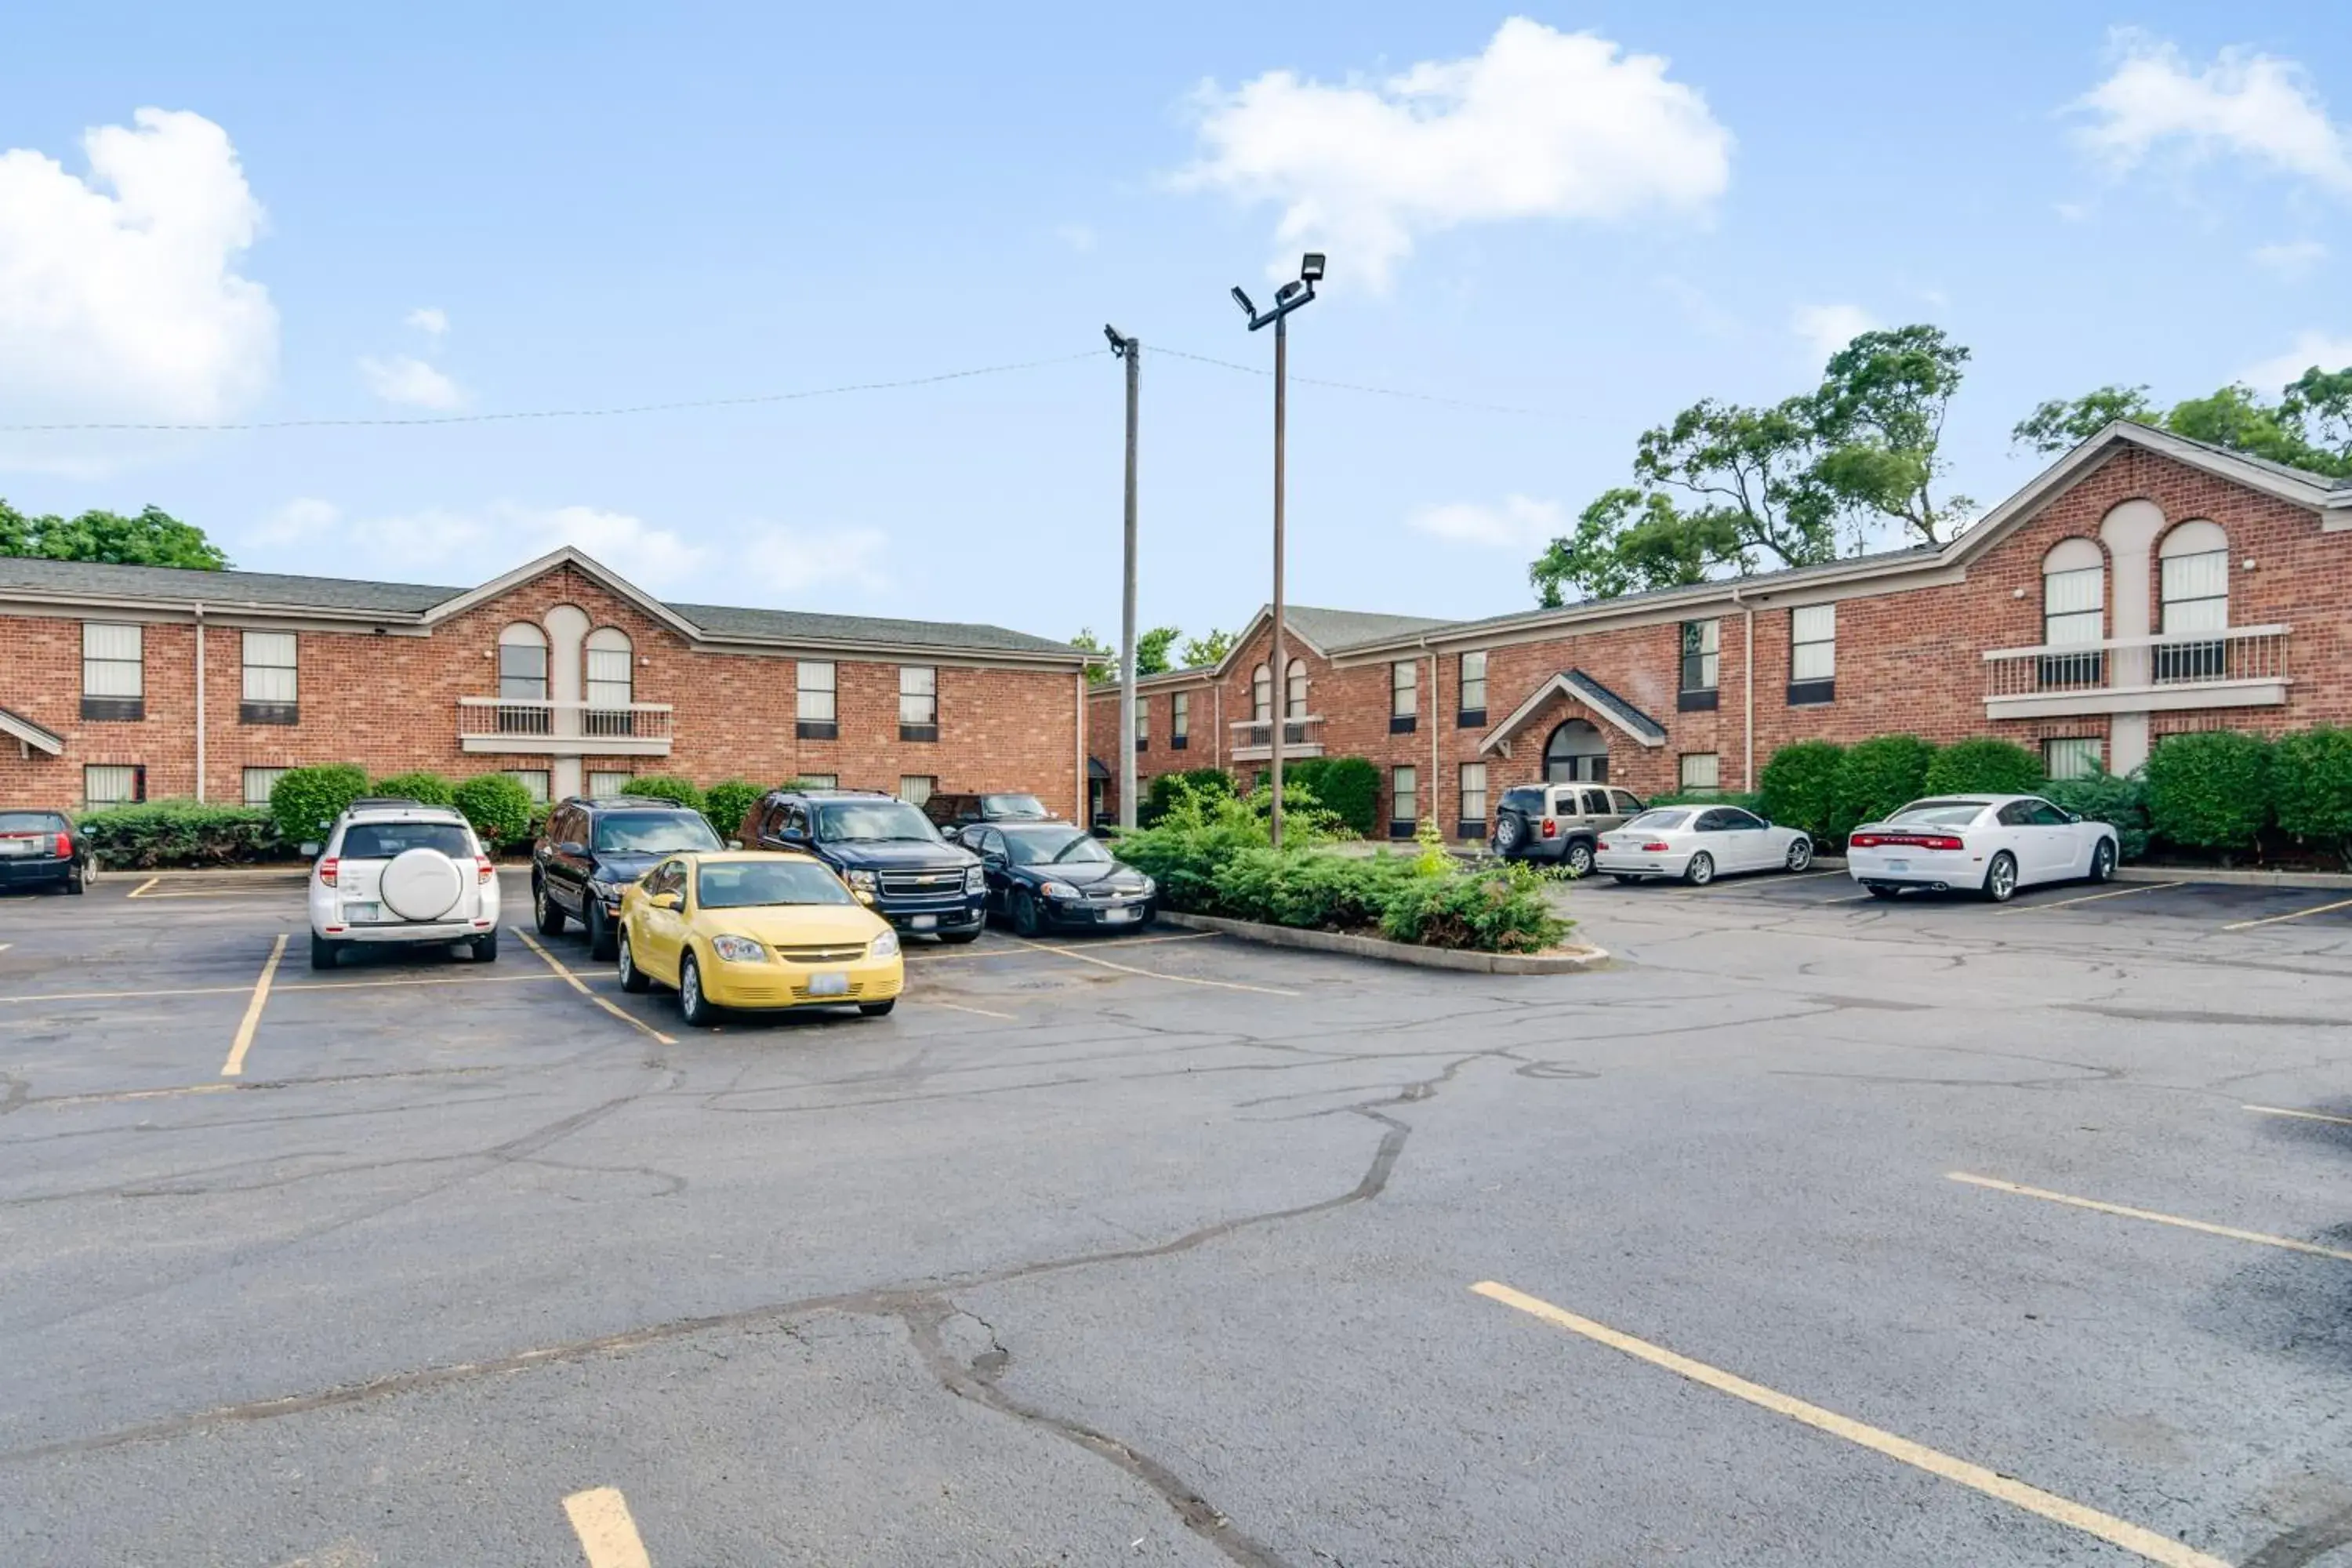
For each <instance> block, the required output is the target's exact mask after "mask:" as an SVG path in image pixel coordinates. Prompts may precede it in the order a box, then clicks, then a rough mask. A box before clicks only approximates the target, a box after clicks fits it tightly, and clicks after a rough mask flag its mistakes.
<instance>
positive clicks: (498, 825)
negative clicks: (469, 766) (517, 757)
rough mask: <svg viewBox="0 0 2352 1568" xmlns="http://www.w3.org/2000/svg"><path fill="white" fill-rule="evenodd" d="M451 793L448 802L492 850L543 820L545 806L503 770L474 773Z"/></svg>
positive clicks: (515, 839)
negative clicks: (449, 801)
mask: <svg viewBox="0 0 2352 1568" xmlns="http://www.w3.org/2000/svg"><path fill="white" fill-rule="evenodd" d="M452 793H453V794H454V795H455V796H456V799H455V800H454V801H453V802H452V804H453V805H456V806H457V810H458V811H459V813H460V814H462V815H463V816H465V818H466V820H467V822H470V823H472V824H473V825H474V831H475V832H476V833H477V834H478V835H480V837H481V839H482V842H483V844H484V845H486V846H488V847H489V848H490V849H492V850H493V851H495V850H498V849H501V848H504V847H509V846H510V845H513V844H516V843H519V842H521V841H523V840H525V839H527V838H528V837H530V833H531V829H532V826H533V825H534V824H539V825H541V826H543V825H544V824H545V822H546V811H545V807H543V806H541V805H539V804H538V803H536V802H534V801H533V800H532V799H531V798H530V791H529V790H527V789H525V788H523V787H522V785H521V784H519V783H517V782H516V781H515V780H513V779H510V778H509V777H507V775H506V774H504V773H478V774H476V775H475V776H474V777H472V778H469V779H467V781H466V782H465V783H464V784H459V785H458V786H457V789H456V790H455V791H453V792H452Z"/></svg>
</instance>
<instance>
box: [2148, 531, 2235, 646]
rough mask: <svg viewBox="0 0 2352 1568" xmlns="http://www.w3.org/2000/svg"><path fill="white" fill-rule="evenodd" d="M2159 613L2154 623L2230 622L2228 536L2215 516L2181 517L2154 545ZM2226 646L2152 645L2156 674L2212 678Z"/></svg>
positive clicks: (2202, 627)
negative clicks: (2183, 519)
mask: <svg viewBox="0 0 2352 1568" xmlns="http://www.w3.org/2000/svg"><path fill="white" fill-rule="evenodd" d="M2156 554H2157V560H2158V563H2159V570H2160V572H2161V574H2162V575H2161V578H2160V588H2159V592H2160V594H2161V596H2162V598H2163V602H2164V609H2163V619H2162V620H2160V621H2159V622H2158V623H2157V629H2158V630H2159V631H2161V632H2164V633H2166V634H2168V635H2170V634H2174V633H2179V632H2218V631H2222V630H2225V629H2226V628H2227V627H2228V626H2229V625H2230V536H2229V535H2228V534H2226V533H2224V532H2222V531H2221V524H2220V523H2218V522H2208V521H2204V520H2203V519H2201V518H2200V519H2199V520H2197V521H2193V522H2184V523H2182V524H2181V525H2180V526H2179V527H2178V528H2176V529H2174V530H2173V531H2171V532H2169V533H2168V534H2166V535H2165V536H2164V542H2163V543H2161V544H2159V545H2158V546H2157V551H2156ZM2228 652H2229V647H2228V645H2227V644H2226V643H2224V642H2221V641H2220V640H2216V641H2213V642H2190V643H2167V644H2164V645H2162V646H2160V647H2158V649H2157V650H2156V678H2157V679H2158V680H2217V679H2221V675H2222V673H2223V668H2224V666H2225V665H2226V663H2227V656H2228Z"/></svg>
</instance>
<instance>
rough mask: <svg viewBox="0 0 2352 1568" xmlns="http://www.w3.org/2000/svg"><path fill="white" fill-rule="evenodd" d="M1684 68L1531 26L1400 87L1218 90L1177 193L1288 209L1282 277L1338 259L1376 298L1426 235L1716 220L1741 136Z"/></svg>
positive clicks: (1423, 70)
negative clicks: (1660, 216) (1324, 252)
mask: <svg viewBox="0 0 2352 1568" xmlns="http://www.w3.org/2000/svg"><path fill="white" fill-rule="evenodd" d="M1666 64H1667V62H1666V61H1665V59H1664V58H1663V57H1661V56H1658V55H1629V54H1625V53H1622V51H1621V50H1620V49H1619V47H1618V46H1617V45H1615V44H1613V43H1611V42H1610V41H1609V40H1607V39H1605V38H1600V37H1593V36H1592V35H1591V34H1589V33H1574V34H1570V33H1559V32H1555V31H1554V30H1553V29H1551V28H1549V27H1547V26H1544V25H1543V24H1541V23H1539V22H1533V21H1529V20H1528V19H1527V18H1526V17H1524V16H1514V17H1512V18H1510V19H1509V20H1507V21H1506V22H1505V23H1504V24H1503V25H1502V26H1501V27H1500V28H1499V29H1497V30H1496V34H1495V36H1494V37H1493V39H1492V40H1491V41H1489V42H1488V44H1487V46H1486V49H1485V50H1484V51H1483V52H1482V53H1479V54H1476V55H1473V56H1470V57H1468V58H1464V59H1455V60H1430V61H1424V62H1423V63H1422V64H1419V65H1416V66H1414V67H1413V68H1411V69H1410V70H1407V71H1405V72H1404V73H1402V75H1399V76H1392V77H1390V78H1388V79H1386V80H1381V81H1366V80H1350V81H1349V82H1347V83H1345V84H1343V85H1332V84H1328V83H1324V82H1318V81H1311V80H1305V79H1301V78H1299V77H1298V76H1297V75H1295V74H1294V73H1292V72H1290V71H1286V70H1276V71H1269V72H1267V73H1266V74H1265V75H1264V76H1261V77H1257V78H1255V79H1253V80H1251V81H1247V82H1244V84H1243V85H1242V86H1241V87H1239V88H1237V89H1234V90H1233V91H1231V92H1227V91H1224V90H1223V89H1219V88H1218V87H1217V86H1216V85H1215V84H1214V83H1209V84H1205V85H1204V86H1203V87H1202V89H1201V91H1200V93H1199V94H1198V97H1197V100H1196V105H1197V109H1198V112H1199V115H1200V125H1199V136H1200V142H1201V155H1200V157H1199V159H1198V161H1196V162H1195V163H1192V166H1191V167H1189V168H1187V169H1185V170H1184V171H1182V172H1181V174H1178V175H1177V176H1176V184H1177V185H1178V187H1179V188H1181V189H1188V190H1213V191H1222V192H1223V193H1225V194H1226V195H1230V196H1233V197H1234V198H1235V199H1237V200H1239V201H1243V202H1246V203H1253V204H1255V203H1261V202H1272V203H1276V204H1278V205H1280V206H1281V207H1282V209H1283V210H1282V219H1281V222H1280V223H1279V225H1278V226H1276V231H1275V232H1276V238H1277V239H1278V240H1279V241H1281V243H1282V247H1283V249H1284V251H1285V252H1286V254H1285V255H1284V256H1283V258H1282V260H1281V262H1280V263H1279V268H1280V271H1281V273H1282V275H1284V276H1287V275H1288V272H1289V269H1290V268H1292V267H1294V266H1295V265H1296V257H1295V255H1293V254H1289V253H1290V252H1294V251H1295V250H1296V249H1297V248H1299V247H1324V248H1328V250H1329V251H1330V252H1331V253H1332V265H1333V271H1332V276H1333V278H1334V279H1344V280H1355V279H1361V280H1363V281H1365V282H1367V283H1369V284H1370V286H1371V287H1372V288H1374V289H1384V288H1386V287H1387V284H1388V280H1389V277H1390V273H1391V269H1392V268H1393V267H1394V266H1395V264H1396V263H1397V262H1398V261H1400V260H1402V258H1404V257H1406V256H1408V255H1410V254H1411V253H1412V248H1413V245H1414V242H1415V240H1416V239H1417V238H1419V237H1422V236H1423V235H1428V234H1434V233H1438V232H1441V231H1443V230H1445V229H1449V228H1453V227H1454V226H1459V225H1463V224H1471V223H1494V222H1501V221H1506V220H1509V219H1514V218H1529V217H1557V218H1571V219H1587V220H1612V219H1622V218H1628V217H1632V216H1636V215H1639V214H1642V213H1645V212H1650V211H1664V212H1672V213H1688V214H1703V213H1704V212H1706V210H1707V208H1709V207H1710V206H1711V205H1712V204H1713V203H1714V202H1715V200H1716V198H1717V197H1718V196H1720V195H1722V194H1723V192H1724V190H1725V188H1726V187H1727V185H1728V184H1729V183H1730V179H1731V143H1732V138H1731V133H1730V132H1728V131H1727V130H1725V129H1724V127H1723V126H1722V125H1721V124H1720V123H1718V122H1717V120H1716V119H1715V116H1714V115H1713V114H1712V113H1710V112H1709V111H1708V109H1707V106H1706V99H1705V98H1704V97H1703V96H1701V94H1700V93H1699V92H1698V91H1697V90H1696V89H1694V88H1691V87H1689V86H1686V85H1685V84H1683V83H1681V82H1676V81H1670V80H1668V79H1667V78H1666Z"/></svg>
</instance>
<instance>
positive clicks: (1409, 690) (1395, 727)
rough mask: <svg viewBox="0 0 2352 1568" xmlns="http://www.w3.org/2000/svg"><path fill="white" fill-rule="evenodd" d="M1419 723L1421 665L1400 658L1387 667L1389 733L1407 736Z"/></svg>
mask: <svg viewBox="0 0 2352 1568" xmlns="http://www.w3.org/2000/svg"><path fill="white" fill-rule="evenodd" d="M1420 723H1421V665H1420V663H1419V662H1418V661H1416V660H1414V659H1410V658H1401V659H1398V660H1397V661H1396V662H1395V663H1393V664H1391V665H1390V666H1389V733H1390V734H1391V735H1409V734H1411V733H1412V731H1414V730H1415V729H1416V728H1417V727H1419V725H1420ZM1284 739H1285V740H1287V739H1289V737H1288V736H1285V737H1284Z"/></svg>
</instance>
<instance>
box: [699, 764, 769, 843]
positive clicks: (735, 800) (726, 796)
mask: <svg viewBox="0 0 2352 1568" xmlns="http://www.w3.org/2000/svg"><path fill="white" fill-rule="evenodd" d="M767 793H768V792H767V790H766V789H765V788H764V787H763V786H761V785H759V784H752V783H751V781H749V780H748V779H721V780H719V782H718V783H717V784H712V785H711V786H710V787H709V789H707V790H704V791H703V792H702V815H703V816H705V817H706V818H708V819H709V823H710V826H711V830H712V831H713V832H715V833H717V834H718V835H719V839H720V840H721V841H722V842H724V841H725V840H727V839H730V838H740V837H742V836H743V819H744V818H745V817H747V816H751V808H752V807H753V806H755V805H759V804H760V797H761V795H766V794H767Z"/></svg>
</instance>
